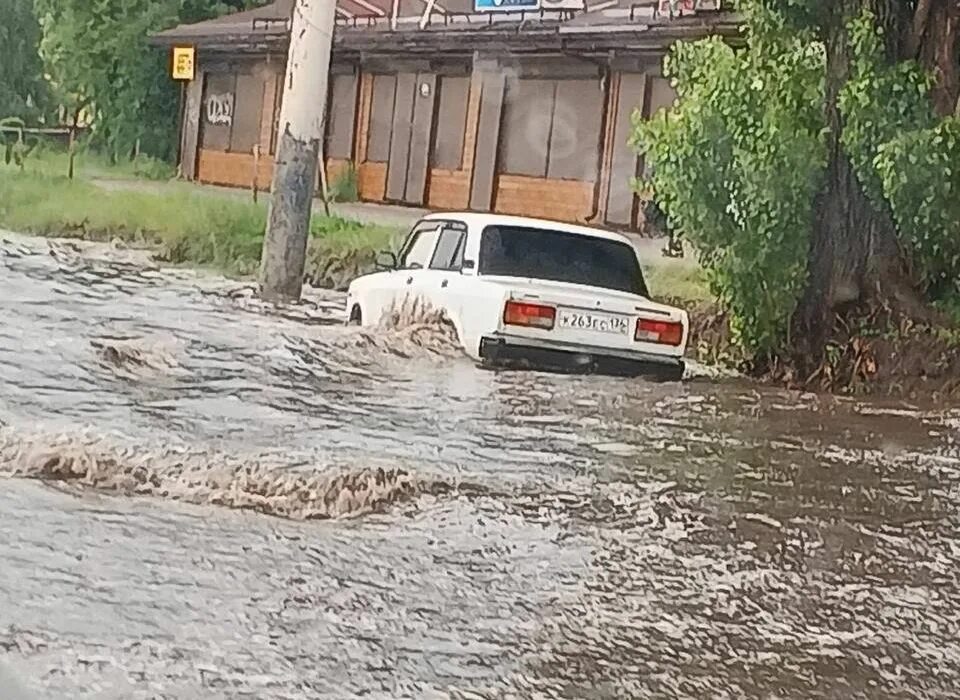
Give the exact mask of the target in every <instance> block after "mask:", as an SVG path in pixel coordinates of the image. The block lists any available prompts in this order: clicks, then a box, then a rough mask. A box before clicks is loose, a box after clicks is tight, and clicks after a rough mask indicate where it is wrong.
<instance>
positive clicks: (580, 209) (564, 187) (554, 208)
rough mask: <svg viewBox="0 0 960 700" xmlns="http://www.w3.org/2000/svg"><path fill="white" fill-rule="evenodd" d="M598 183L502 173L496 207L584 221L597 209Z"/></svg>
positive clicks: (514, 212)
mask: <svg viewBox="0 0 960 700" xmlns="http://www.w3.org/2000/svg"><path fill="white" fill-rule="evenodd" d="M593 191H594V183H592V182H586V181H583V180H550V179H547V178H540V177H525V176H522V175H499V176H498V177H497V181H496V190H495V192H494V201H493V207H494V211H496V212H499V213H501V214H515V215H517V216H534V217H540V218H544V219H556V220H560V221H569V222H571V223H583V222H586V221H587V219H588V218H589V217H590V216H591V214H592V213H593Z"/></svg>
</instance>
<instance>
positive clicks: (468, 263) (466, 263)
mask: <svg viewBox="0 0 960 700" xmlns="http://www.w3.org/2000/svg"><path fill="white" fill-rule="evenodd" d="M474 267H476V263H475V262H473V260H464V261H463V263H462V264H461V267H460V269H461V270H472V269H473V268H474Z"/></svg>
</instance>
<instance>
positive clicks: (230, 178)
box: [197, 149, 350, 192]
mask: <svg viewBox="0 0 960 700" xmlns="http://www.w3.org/2000/svg"><path fill="white" fill-rule="evenodd" d="M253 164H254V158H253V154H252V153H250V154H247V153H228V152H226V151H211V150H206V149H201V150H200V159H199V168H198V174H197V179H198V180H199V181H200V182H204V183H207V184H210V185H224V186H226V187H243V188H245V189H252V188H253ZM349 166H350V161H348V160H341V159H336V158H328V159H327V184H328V185H329V184H330V183H332V182H333V181H334V180H335V179H336V178H337V177H338V176H339V175H340V173H342V172H343V171H344V170H346V169H347V168H348V167H349ZM272 183H273V157H272V156H270V155H262V156H260V162H259V163H258V167H257V188H258V189H259V190H260V191H261V192H266V191H267V190H269V189H270V187H271V185H272Z"/></svg>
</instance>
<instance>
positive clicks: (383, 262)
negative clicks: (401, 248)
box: [374, 250, 397, 271]
mask: <svg viewBox="0 0 960 700" xmlns="http://www.w3.org/2000/svg"><path fill="white" fill-rule="evenodd" d="M374 266H375V267H376V268H377V270H379V271H383V270H396V269H397V256H396V255H395V254H394V253H391V252H390V251H389V250H384V251H381V252H379V253H377V259H376V261H375V262H374Z"/></svg>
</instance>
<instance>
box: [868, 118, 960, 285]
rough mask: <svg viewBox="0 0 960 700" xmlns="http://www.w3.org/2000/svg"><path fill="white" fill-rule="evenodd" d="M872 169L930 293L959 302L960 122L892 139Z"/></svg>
mask: <svg viewBox="0 0 960 700" xmlns="http://www.w3.org/2000/svg"><path fill="white" fill-rule="evenodd" d="M875 163H876V168H877V172H878V173H879V178H880V180H881V182H882V186H883V191H884V194H885V195H886V197H887V199H888V200H889V201H890V205H891V207H892V209H893V213H894V217H895V218H896V221H897V226H898V227H899V230H900V236H901V239H902V240H903V241H904V243H905V244H907V246H908V247H909V249H910V250H912V251H913V254H914V258H915V260H916V262H917V264H918V266H919V272H920V277H921V280H922V282H923V283H924V284H925V285H926V287H927V290H928V292H929V293H930V295H931V296H932V297H934V298H938V299H950V298H953V299H957V298H960V120H958V119H956V118H949V119H945V120H943V121H942V122H941V123H940V124H939V125H937V126H935V127H933V128H931V129H924V130H921V131H915V132H908V133H906V134H903V135H902V136H899V137H897V138H895V139H894V140H893V141H891V142H890V143H888V144H886V145H885V146H883V147H881V148H880V152H879V155H878V156H877V158H876V161H875Z"/></svg>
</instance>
